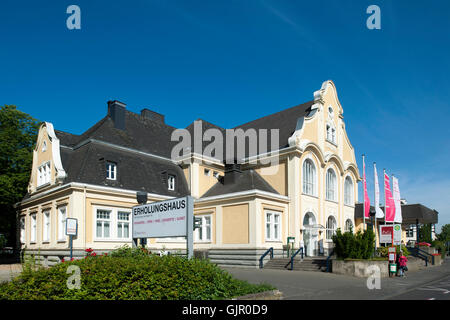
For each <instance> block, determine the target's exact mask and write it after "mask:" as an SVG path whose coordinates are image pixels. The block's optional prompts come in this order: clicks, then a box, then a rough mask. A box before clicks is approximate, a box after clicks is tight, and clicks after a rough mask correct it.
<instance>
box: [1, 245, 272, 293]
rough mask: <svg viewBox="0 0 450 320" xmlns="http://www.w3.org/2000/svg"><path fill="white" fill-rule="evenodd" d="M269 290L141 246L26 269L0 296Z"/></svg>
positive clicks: (212, 267) (200, 262) (211, 266)
mask: <svg viewBox="0 0 450 320" xmlns="http://www.w3.org/2000/svg"><path fill="white" fill-rule="evenodd" d="M72 265H75V266H78V267H79V268H80V271H81V274H80V276H81V283H80V284H81V285H80V289H69V288H68V286H67V281H68V278H69V277H70V276H71V275H72V274H67V273H66V272H67V269H68V267H69V266H72ZM271 289H273V288H272V287H271V286H269V285H266V284H261V285H253V284H249V283H247V282H245V281H241V280H237V279H234V278H233V277H232V276H231V275H230V274H229V273H227V272H225V271H224V270H222V269H220V268H219V267H217V266H216V265H214V264H212V263H210V262H208V261H207V260H197V259H186V258H184V257H177V256H173V255H168V256H162V257H159V256H157V255H152V254H147V253H146V252H144V251H142V250H141V249H131V248H130V249H125V248H121V249H119V250H116V251H114V252H112V253H111V254H109V255H102V256H93V253H89V254H88V255H87V256H86V258H85V259H81V260H74V261H70V262H63V263H60V264H57V265H55V266H53V267H50V268H38V269H37V270H36V269H35V268H28V269H26V271H25V272H23V273H22V274H21V275H19V276H18V277H17V278H15V279H14V280H12V281H11V282H9V283H5V284H1V285H0V300H1V299H12V300H46V299H50V300H59V299H64V300H66V299H70V300H72V299H76V300H78V299H82V300H118V299H121V300H122V299H125V300H162V299H168V300H178V299H181V300H185V299H192V300H198V299H229V298H232V297H236V296H240V295H245V294H250V293H256V292H262V291H266V290H271Z"/></svg>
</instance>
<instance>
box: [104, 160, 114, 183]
mask: <svg viewBox="0 0 450 320" xmlns="http://www.w3.org/2000/svg"><path fill="white" fill-rule="evenodd" d="M106 178H107V179H109V180H116V178H117V165H116V164H115V163H113V162H107V163H106Z"/></svg>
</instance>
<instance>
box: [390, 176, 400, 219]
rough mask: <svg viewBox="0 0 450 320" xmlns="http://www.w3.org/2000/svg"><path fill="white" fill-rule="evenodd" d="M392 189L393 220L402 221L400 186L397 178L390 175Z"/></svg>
mask: <svg viewBox="0 0 450 320" xmlns="http://www.w3.org/2000/svg"><path fill="white" fill-rule="evenodd" d="M392 189H393V192H394V193H393V197H394V203H395V218H394V222H397V223H402V205H401V201H400V188H399V186H398V179H397V178H396V177H392Z"/></svg>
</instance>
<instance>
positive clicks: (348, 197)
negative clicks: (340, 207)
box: [344, 176, 353, 206]
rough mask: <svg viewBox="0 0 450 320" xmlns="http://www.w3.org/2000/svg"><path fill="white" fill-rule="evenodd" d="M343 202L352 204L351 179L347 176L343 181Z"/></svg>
mask: <svg viewBox="0 0 450 320" xmlns="http://www.w3.org/2000/svg"><path fill="white" fill-rule="evenodd" d="M344 204H346V205H349V206H351V205H353V181H352V178H350V177H349V176H347V177H346V178H345V182H344Z"/></svg>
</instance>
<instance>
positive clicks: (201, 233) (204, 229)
mask: <svg viewBox="0 0 450 320" xmlns="http://www.w3.org/2000/svg"><path fill="white" fill-rule="evenodd" d="M198 218H201V224H200V227H199V228H197V229H195V232H194V239H195V241H204V242H210V241H211V215H203V216H199V217H198Z"/></svg>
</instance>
